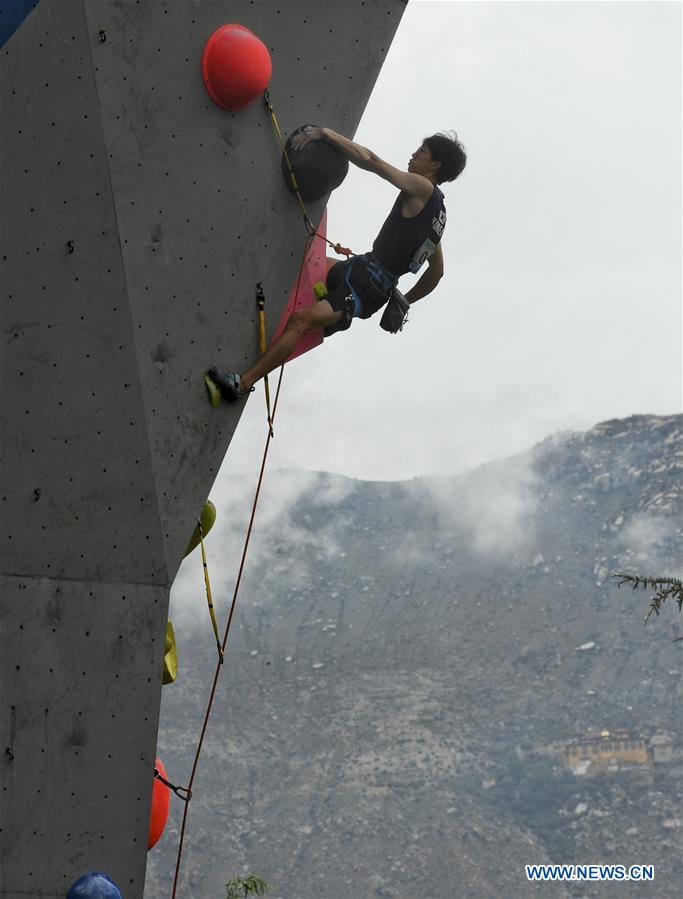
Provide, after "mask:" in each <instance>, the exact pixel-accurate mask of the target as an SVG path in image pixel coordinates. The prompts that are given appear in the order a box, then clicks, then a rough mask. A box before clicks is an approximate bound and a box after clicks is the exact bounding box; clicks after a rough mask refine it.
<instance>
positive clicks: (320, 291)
mask: <svg viewBox="0 0 683 899" xmlns="http://www.w3.org/2000/svg"><path fill="white" fill-rule="evenodd" d="M313 293H314V294H315V298H316V300H324V299H325V297H326V296H327V294H328V290H327V284H325V282H324V281H316V283H315V284H314V285H313Z"/></svg>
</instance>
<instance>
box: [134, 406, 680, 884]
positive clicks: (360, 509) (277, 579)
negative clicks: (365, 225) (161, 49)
mask: <svg viewBox="0 0 683 899" xmlns="http://www.w3.org/2000/svg"><path fill="white" fill-rule="evenodd" d="M682 469H683V416H680V415H678V416H669V417H656V416H634V417H633V418H630V419H627V420H623V421H612V422H606V423H604V424H600V425H598V426H596V427H595V428H593V429H592V430H590V431H588V432H586V433H569V434H561V435H558V436H556V437H553V438H552V439H549V440H546V441H544V442H543V443H541V444H540V445H538V446H537V447H535V448H534V449H532V450H530V451H529V452H527V453H524V454H521V455H519V456H516V457H515V458H513V459H510V460H507V461H503V462H500V463H496V464H493V465H488V466H484V467H483V468H480V469H477V470H476V471H473V472H471V473H469V474H467V475H462V476H458V477H451V478H442V479H439V478H434V479H417V480H414V481H410V482H405V483H369V482H359V481H350V480H347V479H344V478H340V477H336V476H332V475H324V474H300V473H298V474H297V473H292V472H280V473H271V475H270V478H269V486H268V488H267V493H266V495H265V496H264V498H263V504H264V505H263V510H264V511H263V515H262V518H261V519H259V521H260V524H257V529H256V530H257V534H256V537H255V541H256V542H255V544H254V546H253V547H252V550H251V555H250V562H249V565H248V568H247V575H246V580H245V582H244V585H243V587H242V592H241V594H240V599H239V603H238V611H237V613H236V619H235V623H234V630H233V632H232V634H231V642H230V644H229V651H228V654H227V657H226V662H225V665H224V670H223V672H222V680H221V687H220V689H219V694H218V698H217V701H216V706H215V708H214V711H213V715H212V719H211V723H210V726H209V730H208V734H207V737H206V741H205V746H204V751H203V755H202V761H201V765H200V773H199V775H198V777H197V780H196V782H195V795H194V798H193V800H192V802H191V809H190V817H189V830H188V833H187V836H186V840H185V852H184V860H183V869H182V870H183V874H182V879H181V884H182V889H181V892H180V895H182V896H183V897H187V899H191V897H195V899H209V897H214V896H215V897H222V896H223V895H224V893H225V890H224V887H223V886H222V884H223V883H224V882H225V881H226V880H228V879H229V878H230V877H232V876H234V875H235V874H237V873H244V872H245V871H246V870H249V871H255V872H256V873H258V874H260V875H261V876H263V877H265V878H266V879H267V880H269V881H270V882H272V883H273V884H274V885H275V888H274V889H273V890H272V891H271V893H269V895H270V896H273V897H277V896H281V897H283V899H285V897H286V899H290V897H296V899H359V897H360V899H365V897H367V899H370V897H383V896H387V897H388V896H393V897H396V899H413V897H422V896H424V897H429V899H461V897H462V899H470V897H471V899H488V897H491V899H493V897H500V896H509V897H525V896H543V895H549V893H550V890H552V894H553V896H559V897H569V896H576V897H578V896H584V897H588V896H598V895H600V896H602V895H603V894H604V893H605V891H607V892H610V894H611V891H615V890H618V893H619V895H620V896H630V897H638V899H640V897H643V896H656V897H657V899H667V897H672V899H673V897H677V896H679V895H680V877H681V873H683V866H681V863H680V858H681V851H680V850H681V842H682V840H681V833H682V831H683V828H681V827H680V826H678V822H679V821H680V803H681V799H682V798H683V796H682V790H681V778H680V764H681V762H680V759H681V748H682V735H681V729H680V728H681V714H680V709H681V702H682V700H683V679H682V677H681V674H682V673H683V662H682V661H681V652H682V651H683V644H681V643H673V642H672V633H673V630H672V626H673V625H676V624H678V622H679V617H680V616H679V615H678V612H677V610H676V608H675V606H674V605H673V604H667V605H665V607H664V610H663V613H662V614H661V615H660V617H659V618H658V619H655V620H654V621H651V622H650V623H649V624H648V625H647V627H643V618H644V615H645V613H646V611H647V608H648V604H649V602H648V600H649V595H650V594H648V593H643V592H642V591H638V592H633V591H631V590H630V589H628V588H622V589H618V588H617V581H616V579H615V578H613V576H612V575H613V574H614V573H615V572H638V573H640V574H641V575H655V574H671V575H679V576H680V574H681V570H682V569H683V562H682V559H683V553H682V549H683V531H682V529H681V519H680V511H681V470H682ZM229 487H230V490H231V500H232V504H231V505H230V509H231V510H234V509H235V508H236V507H237V505H238V502H237V500H238V498H239V496H240V491H241V490H242V488H241V485H240V484H239V482H238V479H236V478H235V479H234V480H231V481H230V482H229ZM239 504H240V505H244V506H245V507H246V506H247V500H246V499H245V501H244V503H242V500H241V499H240V500H239ZM223 505H224V507H226V508H227V500H226V502H225V503H224V504H223ZM230 515H231V519H232V522H231V523H232V526H233V527H234V530H231V528H229V527H227V526H226V525H223V530H222V532H221V526H220V525H219V524H217V525H216V529H215V530H217V531H218V534H215V533H214V534H212V535H211V538H210V541H209V553H210V558H209V564H210V566H211V567H212V568H213V569H214V571H213V577H214V582H215V587H216V588H215V590H214V593H215V594H216V595H217V596H218V595H220V594H223V595H224V596H229V593H230V591H231V588H232V578H233V576H234V575H233V571H232V567H234V566H232V555H234V554H235V547H236V545H237V534H238V533H239V529H240V527H241V524H242V522H241V521H239V520H236V519H235V515H234V514H233V511H231V513H230ZM220 517H221V509H220V503H219V522H220ZM226 517H227V516H226ZM221 547H222V549H221ZM214 557H215V558H214ZM212 559H213V561H212ZM219 559H220V561H219ZM223 563H225V570H224V571H222V570H221V565H222V564H223ZM189 564H190V563H189V560H188V563H186V565H187V566H189ZM231 566H232V567H231ZM203 602H204V600H203V595H202V582H201V566H200V564H199V563H197V565H194V563H193V567H192V568H191V570H190V568H189V567H188V568H187V570H186V568H185V567H184V568H183V570H181V574H180V577H179V579H178V582H177V584H176V587H175V588H174V596H173V599H172V614H173V616H174V621H175V623H176V630H177V632H178V641H179V656H180V671H179V677H178V681H177V682H176V684H174V685H173V686H171V687H167V688H164V695H163V705H162V724H161V730H160V734H159V755H160V756H161V757H162V759H163V760H164V762H165V764H166V768H167V770H168V772H169V776H170V777H171V779H173V780H175V782H176V783H186V781H187V778H188V777H189V772H190V768H191V764H192V757H193V751H194V747H195V745H196V741H197V739H198V735H199V729H200V726H201V720H202V716H203V711H204V708H205V704H206V701H207V699H208V693H209V689H210V684H211V679H212V676H213V669H214V664H215V647H213V648H212V644H211V637H210V628H209V624H208V620H206V621H204V617H203V616H204V615H205V614H206V610H205V609H203V608H202V607H201V606H202V603H203ZM226 604H227V601H226V600H225V599H222V600H219V601H218V602H217V607H218V610H219V614H220V616H221V618H222V620H223V621H224V620H225V610H226ZM602 729H609V730H613V731H617V730H628V731H630V732H632V733H640V734H641V735H642V736H643V737H644V738H645V739H646V740H649V738H650V737H652V736H654V735H655V734H667V735H669V737H670V738H671V761H670V762H667V763H663V764H662V763H658V764H656V765H654V764H653V765H651V766H650V767H649V768H648V771H647V772H640V773H641V774H646V775H647V776H644V777H639V776H632V775H633V772H625V771H617V772H616V773H614V774H605V775H602V776H600V777H593V778H589V777H574V776H573V775H571V773H569V772H567V770H566V768H565V767H564V763H563V760H562V750H563V747H564V745H565V743H566V742H568V741H569V740H570V739H572V738H574V737H576V736H578V735H581V734H582V733H585V732H590V731H593V732H594V731H600V730H602ZM677 765H678V766H679V768H678V770H679V774H678V775H677V774H676V771H677V768H676V766H677ZM636 774H638V772H636ZM492 782H493V783H492ZM179 806H180V803H179V802H175V803H174V807H173V809H172V815H171V819H170V821H169V825H168V828H167V833H166V834H165V836H164V837H163V838H162V840H161V842H160V844H159V846H158V847H157V848H156V849H155V850H154V851H153V852H152V853H151V854H150V860H149V866H148V876H147V884H146V889H145V896H146V897H147V899H162V897H167V896H168V895H170V887H169V885H170V883H171V881H172V874H173V870H174V867H175V853H176V850H177V843H178V831H179V824H180V815H181V812H182V809H180V808H179ZM672 822H676V826H674V824H672ZM548 861H557V862H566V863H572V862H574V863H581V864H590V863H612V864H625V865H630V864H653V865H654V866H655V881H654V883H652V884H643V883H640V884H635V883H626V882H622V883H620V884H619V885H618V887H609V886H608V885H606V884H604V883H595V882H593V883H578V882H574V883H564V884H560V883H556V884H553V885H552V886H550V885H548V884H532V883H529V882H528V881H527V879H526V875H525V869H524V865H525V864H542V863H547V862H548Z"/></svg>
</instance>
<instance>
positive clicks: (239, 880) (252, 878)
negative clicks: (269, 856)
mask: <svg viewBox="0 0 683 899" xmlns="http://www.w3.org/2000/svg"><path fill="white" fill-rule="evenodd" d="M225 888H226V889H227V891H228V892H227V895H226V899H243V897H245V896H248V895H249V894H250V893H253V894H254V895H255V896H265V895H266V893H267V891H268V890H269V889H271V888H272V884H270V883H266V881H265V880H262V879H261V878H260V877H257V875H256V874H248V875H247V876H246V877H239V876H238V877H233V879H232V880H229V881H228V882H227V883H226V884H225Z"/></svg>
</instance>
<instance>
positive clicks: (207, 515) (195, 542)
mask: <svg viewBox="0 0 683 899" xmlns="http://www.w3.org/2000/svg"><path fill="white" fill-rule="evenodd" d="M215 520H216V507H215V506H214V504H213V503H212V502H211V500H210V499H207V501H206V502H205V503H204V508H203V509H202V514H201V517H200V519H199V521H200V522H201V526H202V536H203V537H206V535H207V534H208V533H209V531H210V530H211V528H212V527H213V524H214V522H215ZM198 546H199V524H197V526H196V527H195V529H194V531H192V536H191V537H190V542H189V543H188V544H187V549H186V550H185V552H184V554H183V558H185V556H189V555H190V553H191V552H192V550H193V549H196V547H198Z"/></svg>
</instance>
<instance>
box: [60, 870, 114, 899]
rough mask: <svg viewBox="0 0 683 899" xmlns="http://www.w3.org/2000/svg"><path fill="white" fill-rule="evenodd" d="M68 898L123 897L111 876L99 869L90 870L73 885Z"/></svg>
mask: <svg viewBox="0 0 683 899" xmlns="http://www.w3.org/2000/svg"><path fill="white" fill-rule="evenodd" d="M66 899H123V897H122V896H121V891H120V890H119V888H118V887H117V886H116V884H115V883H114V881H113V880H112V879H111V877H107V875H106V874H101V873H100V872H99V871H90V872H89V873H88V874H84V875H83V877H79V878H78V880H77V881H76V882H75V883H74V884H72V885H71V889H70V890H69V892H68V893H67V895H66Z"/></svg>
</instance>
